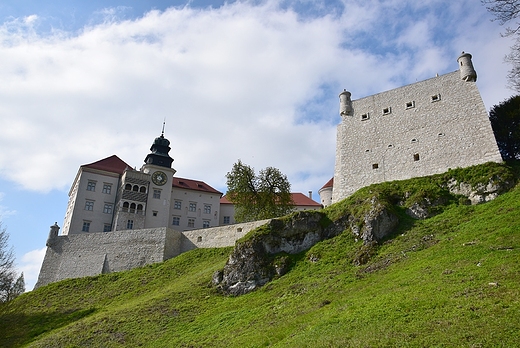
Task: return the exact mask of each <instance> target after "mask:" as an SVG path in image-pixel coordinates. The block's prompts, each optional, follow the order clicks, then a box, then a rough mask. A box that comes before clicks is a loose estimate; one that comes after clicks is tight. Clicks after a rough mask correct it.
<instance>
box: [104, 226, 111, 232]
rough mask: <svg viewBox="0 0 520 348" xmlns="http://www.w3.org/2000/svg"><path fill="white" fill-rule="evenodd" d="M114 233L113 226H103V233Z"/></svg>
mask: <svg viewBox="0 0 520 348" xmlns="http://www.w3.org/2000/svg"><path fill="white" fill-rule="evenodd" d="M110 231H112V225H111V224H104V225H103V232H110Z"/></svg>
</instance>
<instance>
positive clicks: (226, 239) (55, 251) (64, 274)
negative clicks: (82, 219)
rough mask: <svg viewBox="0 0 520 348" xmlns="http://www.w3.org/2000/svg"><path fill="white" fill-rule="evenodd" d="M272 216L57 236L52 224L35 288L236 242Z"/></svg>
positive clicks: (122, 269) (127, 268)
mask: <svg viewBox="0 0 520 348" xmlns="http://www.w3.org/2000/svg"><path fill="white" fill-rule="evenodd" d="M269 221H270V220H262V221H254V222H248V223H243V224H235V225H226V226H221V227H213V228H206V229H201V230H192V231H186V232H179V231H175V230H172V229H170V228H166V227H161V228H150V229H141V230H124V231H112V232H97V233H80V234H69V235H61V236H58V235H57V234H58V229H59V228H58V227H57V225H55V226H52V227H51V233H50V234H49V239H48V240H47V251H46V253H45V258H44V260H43V264H42V267H41V270H40V274H39V276H38V282H37V283H36V285H35V289H36V288H38V287H40V286H44V285H47V284H50V283H53V282H56V281H60V280H63V279H68V278H80V277H86V276H94V275H98V274H102V273H111V272H119V271H125V270H130V269H133V268H136V267H142V266H145V265H148V264H152V263H156V262H162V261H165V260H168V259H170V258H172V257H175V256H178V255H180V254H181V253H183V252H186V251H189V250H192V249H196V248H217V247H226V246H233V245H234V244H235V241H236V240H238V239H240V238H242V237H243V236H245V235H246V234H247V233H248V232H249V231H251V230H253V229H254V228H256V227H258V226H261V225H263V224H266V223H268V222H269Z"/></svg>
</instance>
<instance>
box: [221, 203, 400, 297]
mask: <svg viewBox="0 0 520 348" xmlns="http://www.w3.org/2000/svg"><path fill="white" fill-rule="evenodd" d="M371 203H372V204H371V206H370V209H369V210H368V211H367V212H366V213H364V214H362V215H361V216H359V217H356V216H354V215H352V214H350V213H348V212H345V214H344V215H342V216H341V217H339V218H338V219H336V220H335V221H331V220H329V219H328V217H327V215H325V213H322V212H316V211H312V212H311V211H304V212H298V213H295V214H293V215H290V216H288V217H284V218H280V219H273V220H271V221H270V222H269V223H268V224H266V225H264V226H262V227H260V228H258V229H257V230H256V231H253V232H252V233H251V234H250V235H248V236H246V238H245V239H244V240H240V241H238V242H237V244H236V246H235V248H234V250H233V252H232V253H231V255H230V256H229V259H228V261H227V263H226V265H225V267H224V269H223V270H221V271H217V272H215V274H214V275H213V280H212V282H213V284H214V285H215V286H216V287H217V288H218V289H219V290H220V291H222V292H223V293H225V294H229V295H242V294H246V293H248V292H250V291H252V290H254V289H256V288H257V287H259V286H262V285H264V284H265V283H267V282H268V281H270V280H271V279H273V278H274V277H277V276H282V275H283V274H285V273H286V272H287V271H288V270H289V269H290V258H288V257H285V256H284V255H287V254H297V253H300V252H302V251H304V250H307V249H309V248H310V247H312V246H313V245H314V244H316V243H318V242H320V241H322V240H325V239H329V238H332V237H334V236H337V235H338V234H340V233H342V232H343V231H345V230H348V229H350V230H351V231H352V232H353V233H354V234H355V235H356V236H357V237H359V238H361V239H363V241H364V242H365V243H371V242H376V241H379V240H381V239H383V238H385V237H386V236H388V235H389V234H390V233H391V232H392V231H393V230H394V228H395V227H396V226H397V224H398V218H397V216H396V215H395V214H393V213H392V212H391V211H389V210H388V209H387V208H386V207H385V206H384V205H383V204H381V203H380V202H379V201H378V200H377V199H376V198H372V202H371Z"/></svg>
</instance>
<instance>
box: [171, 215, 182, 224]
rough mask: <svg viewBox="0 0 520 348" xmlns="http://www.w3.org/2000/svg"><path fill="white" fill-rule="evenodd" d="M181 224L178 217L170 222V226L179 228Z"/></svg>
mask: <svg viewBox="0 0 520 348" xmlns="http://www.w3.org/2000/svg"><path fill="white" fill-rule="evenodd" d="M180 224H181V218H180V217H178V216H174V217H173V220H172V225H174V226H179V225H180Z"/></svg>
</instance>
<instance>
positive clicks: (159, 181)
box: [152, 171, 168, 186]
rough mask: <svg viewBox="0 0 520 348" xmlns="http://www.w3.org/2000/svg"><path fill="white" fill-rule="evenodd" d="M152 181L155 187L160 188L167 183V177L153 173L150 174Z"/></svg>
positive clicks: (163, 174)
mask: <svg viewBox="0 0 520 348" xmlns="http://www.w3.org/2000/svg"><path fill="white" fill-rule="evenodd" d="M152 181H153V183H154V184H155V185H159V186H162V185H164V184H166V182H167V181H168V177H167V176H166V174H165V173H163V172H161V171H157V172H154V173H153V174H152Z"/></svg>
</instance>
